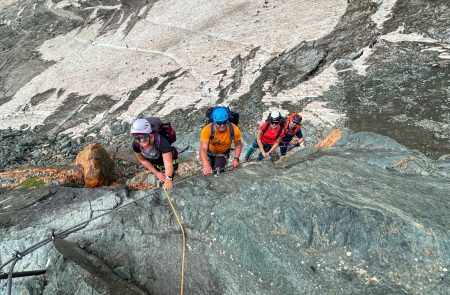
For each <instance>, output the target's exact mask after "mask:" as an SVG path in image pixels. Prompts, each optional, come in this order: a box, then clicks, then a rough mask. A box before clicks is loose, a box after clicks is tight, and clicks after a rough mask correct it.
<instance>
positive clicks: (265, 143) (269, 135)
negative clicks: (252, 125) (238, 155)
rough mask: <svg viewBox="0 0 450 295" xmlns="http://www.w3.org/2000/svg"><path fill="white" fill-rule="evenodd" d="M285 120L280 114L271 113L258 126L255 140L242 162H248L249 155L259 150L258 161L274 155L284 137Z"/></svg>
mask: <svg viewBox="0 0 450 295" xmlns="http://www.w3.org/2000/svg"><path fill="white" fill-rule="evenodd" d="M284 123H285V120H284V118H283V117H282V116H281V114H280V112H271V113H270V114H269V116H268V117H267V119H266V122H264V123H263V124H262V125H261V126H259V130H258V133H257V135H256V140H255V142H253V144H252V145H251V147H250V148H249V149H248V151H247V153H246V154H245V158H244V161H248V160H249V158H250V157H251V155H252V154H253V153H254V152H255V150H256V149H258V148H259V151H260V152H259V154H258V161H261V160H262V159H263V158H267V157H268V156H270V154H272V153H274V152H275V153H276V150H277V148H278V145H279V144H280V142H281V139H282V138H283V137H284Z"/></svg>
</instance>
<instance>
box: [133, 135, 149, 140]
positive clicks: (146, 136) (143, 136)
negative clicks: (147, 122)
mask: <svg viewBox="0 0 450 295" xmlns="http://www.w3.org/2000/svg"><path fill="white" fill-rule="evenodd" d="M149 138H150V135H139V136H135V137H134V140H136V141H137V142H139V141H142V140H147V139H149Z"/></svg>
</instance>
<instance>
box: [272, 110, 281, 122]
mask: <svg viewBox="0 0 450 295" xmlns="http://www.w3.org/2000/svg"><path fill="white" fill-rule="evenodd" d="M269 119H270V121H272V120H273V121H280V120H281V114H280V112H277V111H275V112H271V113H270V116H269Z"/></svg>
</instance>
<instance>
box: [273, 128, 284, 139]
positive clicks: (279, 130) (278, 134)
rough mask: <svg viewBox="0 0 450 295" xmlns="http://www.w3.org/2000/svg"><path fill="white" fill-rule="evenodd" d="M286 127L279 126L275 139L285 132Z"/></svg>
mask: <svg viewBox="0 0 450 295" xmlns="http://www.w3.org/2000/svg"><path fill="white" fill-rule="evenodd" d="M283 130H284V127H281V126H278V132H277V137H276V138H275V139H278V137H280V135H281V132H283Z"/></svg>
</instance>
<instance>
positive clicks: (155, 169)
mask: <svg viewBox="0 0 450 295" xmlns="http://www.w3.org/2000/svg"><path fill="white" fill-rule="evenodd" d="M131 135H132V136H133V139H134V140H133V143H132V147H133V151H134V153H135V156H136V158H137V159H138V161H139V162H140V163H141V164H142V166H144V168H146V169H147V170H149V171H150V172H151V173H152V174H153V176H154V180H153V182H154V185H155V186H159V185H161V184H162V187H163V188H164V189H167V190H169V189H172V187H173V184H172V180H173V177H174V174H175V170H176V169H177V168H178V162H177V160H176V158H177V155H178V153H177V151H176V148H174V147H172V146H171V145H170V143H169V141H168V139H167V138H166V137H165V136H163V135H161V134H159V133H158V132H152V127H151V124H150V122H149V120H148V119H137V120H135V121H134V122H133V124H132V125H131ZM174 153H175V154H174ZM174 158H175V160H176V161H175V163H174Z"/></svg>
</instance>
